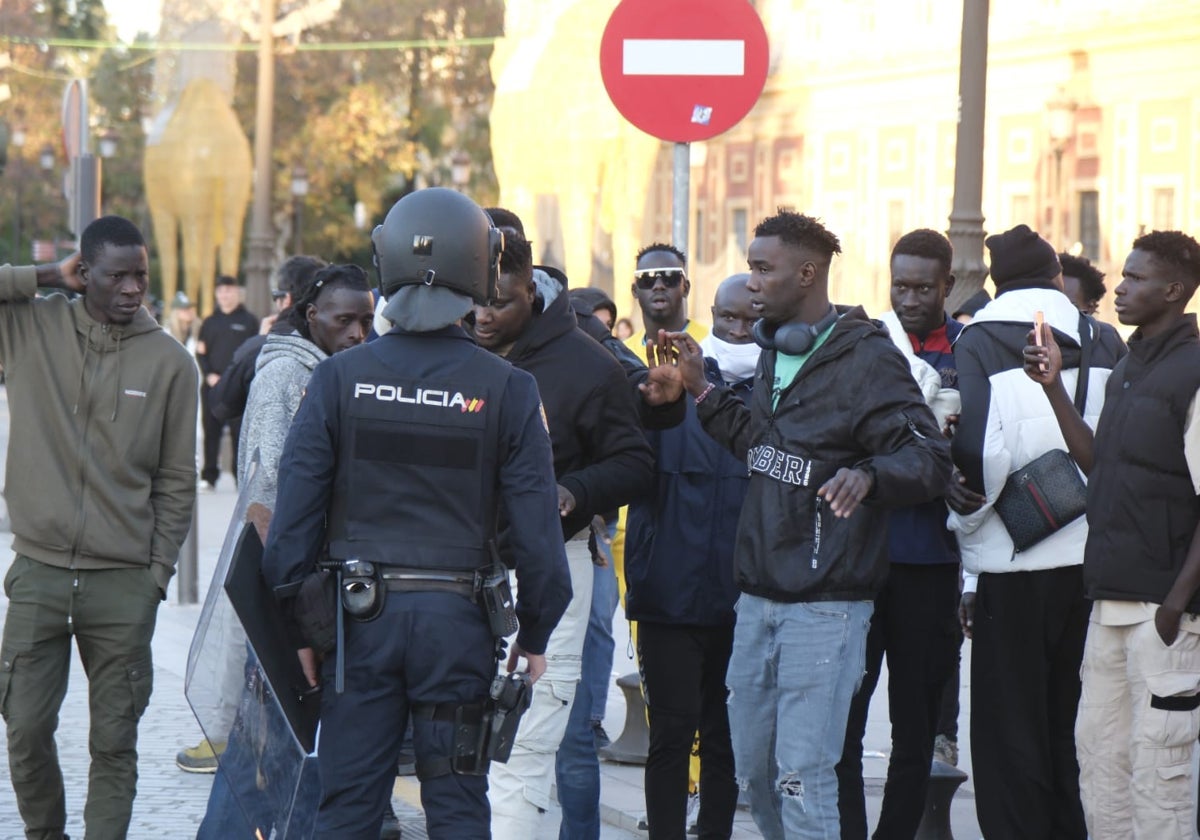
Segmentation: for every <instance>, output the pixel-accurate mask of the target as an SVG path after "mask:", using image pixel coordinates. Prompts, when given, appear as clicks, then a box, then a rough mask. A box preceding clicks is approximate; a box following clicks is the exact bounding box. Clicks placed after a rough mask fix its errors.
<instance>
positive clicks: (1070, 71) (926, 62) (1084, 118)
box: [492, 0, 1200, 318]
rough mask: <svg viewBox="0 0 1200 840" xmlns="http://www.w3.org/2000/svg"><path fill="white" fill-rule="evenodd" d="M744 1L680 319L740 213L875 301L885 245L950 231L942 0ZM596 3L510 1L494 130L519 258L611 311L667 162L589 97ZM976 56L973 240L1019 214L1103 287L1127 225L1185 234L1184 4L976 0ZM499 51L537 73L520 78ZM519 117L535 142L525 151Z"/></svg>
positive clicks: (1192, 48)
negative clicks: (759, 66) (756, 82)
mask: <svg viewBox="0 0 1200 840" xmlns="http://www.w3.org/2000/svg"><path fill="white" fill-rule="evenodd" d="M756 5H757V6H758V8H759V11H760V14H761V15H762V16H763V20H764V23H765V24H766V27H767V32H768V34H769V36H770V39H771V72H770V76H769V78H768V81H767V86H766V89H765V91H764V93H763V96H762V98H761V99H760V101H759V103H758V105H757V106H756V107H755V109H754V110H753V111H752V112H751V114H750V115H749V116H747V117H746V119H744V120H743V121H742V122H741V123H740V124H739V125H738V126H736V127H735V128H734V129H733V130H731V131H730V132H728V133H726V134H724V135H722V136H721V137H718V138H716V139H714V140H711V141H709V142H707V143H703V144H694V145H693V148H692V155H691V158H692V168H691V214H690V215H691V219H690V228H691V231H690V236H689V256H690V257H691V262H692V271H691V274H692V278H693V293H692V296H691V307H692V310H693V312H694V313H696V314H698V316H699V317H701V318H706V316H707V312H708V306H709V303H710V302H711V298H712V292H713V290H714V289H715V286H716V284H717V283H719V282H720V280H721V279H723V278H724V277H725V276H727V275H728V274H730V273H733V272H735V271H739V270H742V268H743V267H744V265H745V261H744V259H745V246H746V244H747V242H748V241H749V239H750V238H752V237H753V229H754V226H755V224H756V223H757V222H758V221H759V220H760V219H761V218H763V217H764V216H766V215H769V214H770V213H772V212H773V211H774V209H775V208H776V207H779V206H785V207H790V208H794V209H797V210H801V211H803V212H806V213H810V214H813V215H817V216H820V217H821V218H822V219H824V220H825V222H826V224H827V225H828V226H829V228H830V229H831V230H833V231H834V232H836V233H837V234H838V235H839V236H840V237H841V240H842V246H843V255H842V257H841V258H840V259H838V260H836V261H835V270H834V297H835V299H837V300H838V301H839V302H844V303H862V304H864V305H866V306H867V308H868V310H869V311H871V312H873V313H877V312H879V311H881V310H882V309H883V308H884V307H886V306H887V285H888V279H887V260H888V254H889V252H890V249H891V246H892V244H893V243H894V242H895V240H896V239H897V238H898V237H899V236H900V235H901V234H902V233H904V232H905V231H906V230H910V229H912V228H915V227H933V228H935V229H939V230H944V229H945V228H946V227H947V226H948V220H947V217H948V216H949V213H950V206H951V198H952V194H953V182H954V152H955V128H956V116H957V90H958V57H959V38H960V28H961V21H962V19H961V13H962V12H961V4H959V3H957V2H955V0H840V2H839V1H838V0H832V2H821V3H817V2H804V0H763V1H762V2H759V3H756ZM614 6H615V3H614V2H612V0H603V1H601V0H577V2H574V3H571V2H566V1H565V0H548V1H547V2H541V0H511V2H510V4H509V21H508V22H509V24H510V25H509V27H508V28H507V29H506V39H505V42H504V43H502V44H501V45H500V46H498V48H497V51H496V58H495V59H494V62H493V68H494V71H495V76H496V80H497V90H496V100H495V109H494V113H493V125H492V137H493V149H494V153H495V155H496V171H497V174H498V176H499V180H500V189H501V195H502V201H503V202H504V203H506V204H508V205H510V206H512V209H514V210H516V211H517V212H518V213H521V214H522V216H523V217H524V218H525V219H526V223H527V226H530V227H531V230H530V231H529V236H530V238H531V239H534V240H535V254H536V255H537V256H539V257H552V258H554V259H556V260H557V261H558V264H560V265H563V266H564V267H565V268H566V270H567V272H568V275H569V276H570V277H571V281H572V284H573V285H588V284H594V285H600V286H603V287H605V288H609V289H612V290H613V291H614V292H615V293H616V298H617V301H618V306H619V308H620V309H621V314H628V313H629V305H630V304H629V296H628V288H629V283H628V281H627V279H626V278H628V277H629V276H630V272H631V271H632V268H633V256H632V254H633V253H634V252H636V248H637V247H639V246H640V245H643V244H646V243H649V242H651V241H656V240H658V241H669V237H670V230H671V225H670V221H671V206H670V200H671V179H670V172H671V166H670V160H671V155H670V148H669V146H668V144H662V143H658V142H657V141H654V140H653V139H651V138H648V137H646V136H645V135H642V134H641V133H640V132H638V131H637V130H636V129H633V128H632V127H631V126H628V125H627V124H625V123H624V121H623V120H621V118H620V117H619V115H616V112H615V110H614V109H613V108H612V106H611V104H609V103H608V99H607V96H606V95H605V93H604V88H603V84H602V83H601V81H600V77H599V62H598V55H599V39H600V35H601V33H602V31H603V25H604V21H605V20H607V16H608V14H609V13H610V12H611V9H612V8H613V7H614ZM531 36H536V37H531ZM988 49H989V52H988V79H987V111H986V125H985V149H984V189H983V214H984V216H985V217H986V222H985V228H986V229H987V230H988V231H989V232H998V231H1001V230H1004V229H1007V228H1008V227H1011V226H1012V225H1015V224H1018V223H1021V222H1025V223H1027V224H1029V225H1030V226H1031V227H1034V228H1035V229H1037V230H1039V231H1040V232H1041V233H1042V234H1043V235H1044V236H1046V237H1047V238H1049V239H1051V240H1052V241H1053V242H1054V243H1055V244H1056V245H1057V246H1058V247H1060V248H1062V249H1074V250H1075V251H1076V252H1080V253H1083V254H1085V255H1087V256H1089V257H1091V258H1092V259H1093V260H1094V261H1096V262H1098V263H1099V265H1100V266H1101V267H1102V268H1103V269H1105V270H1106V271H1107V272H1108V273H1109V277H1110V279H1109V287H1110V288H1112V287H1114V286H1115V284H1116V282H1118V277H1119V272H1120V266H1121V262H1122V261H1123V259H1124V257H1125V255H1126V253H1127V252H1128V250H1129V245H1130V243H1131V242H1132V240H1133V239H1134V237H1136V236H1137V235H1138V234H1139V233H1140V232H1143V231H1146V230H1153V229H1170V228H1176V229H1182V230H1184V231H1188V232H1190V233H1192V234H1193V235H1195V234H1200V0H1119V1H1118V0H1006V2H1003V3H1000V2H995V3H993V4H992V9H991V19H990V24H989V48H988ZM535 56H536V58H535ZM516 60H521V61H524V62H526V63H527V64H529V63H533V64H534V65H535V66H537V68H538V69H537V70H536V71H535V72H532V73H526V74H525V76H524V78H523V79H522V80H521V81H522V83H523V85H522V86H517V85H514V84H513V80H514V79H515V78H516V77H515V76H514V75H512V72H511V68H512V66H513V64H512V62H513V61H516ZM538 103H544V107H540V106H539V104H538ZM514 114H518V115H519V116H517V117H516V118H515V119H514V118H513V116H512V115H514ZM530 130H533V131H537V132H544V133H545V135H546V136H547V138H550V139H547V140H545V141H543V140H539V141H538V142H537V143H535V144H533V146H532V147H531V146H530V144H529V140H528V138H529V131H530ZM552 140H553V141H556V142H552ZM522 150H523V151H522ZM531 218H532V219H534V224H533V225H529V220H530V219H531ZM538 240H540V241H541V242H542V244H543V246H544V247H543V248H541V249H539V248H538V245H537V241H538ZM1110 300H1111V299H1110Z"/></svg>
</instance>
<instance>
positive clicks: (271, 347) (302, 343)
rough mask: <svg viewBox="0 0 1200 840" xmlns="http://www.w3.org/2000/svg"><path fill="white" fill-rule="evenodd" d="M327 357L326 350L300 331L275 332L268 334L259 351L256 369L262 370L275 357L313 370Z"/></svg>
mask: <svg viewBox="0 0 1200 840" xmlns="http://www.w3.org/2000/svg"><path fill="white" fill-rule="evenodd" d="M326 358H328V356H327V355H326V354H325V351H324V350H322V349H321V348H320V347H318V346H317V345H315V344H313V343H312V342H311V341H309V340H308V339H307V338H305V337H304V336H302V335H300V333H298V332H292V333H291V334H290V335H279V334H278V333H273V334H271V335H268V336H267V342H266V344H264V345H263V346H262V350H260V351H259V353H258V361H256V362H255V364H254V370H255V371H256V372H257V371H260V370H262V369H263V368H264V367H265V366H266V365H268V364H270V363H271V362H272V361H274V360H275V359H291V360H293V361H295V362H298V363H299V364H301V365H303V366H304V367H306V368H307V369H308V370H312V369H313V368H315V367H316V366H317V365H318V364H320V363H321V362H322V361H323V360H325V359H326Z"/></svg>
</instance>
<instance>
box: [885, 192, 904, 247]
mask: <svg viewBox="0 0 1200 840" xmlns="http://www.w3.org/2000/svg"><path fill="white" fill-rule="evenodd" d="M887 214H888V218H887V224H888V250H889V251H890V250H891V249H892V248H894V247H895V246H896V242H897V241H898V240H899V239H900V237H901V236H903V235H904V202H903V201H889V202H888V206H887Z"/></svg>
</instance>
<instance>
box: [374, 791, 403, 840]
mask: <svg viewBox="0 0 1200 840" xmlns="http://www.w3.org/2000/svg"><path fill="white" fill-rule="evenodd" d="M379 840H400V818H399V817H397V816H396V809H395V808H393V807H392V802H391V800H390V799H389V800H388V804H387V810H385V811H384V812H383V825H382V826H380V828H379Z"/></svg>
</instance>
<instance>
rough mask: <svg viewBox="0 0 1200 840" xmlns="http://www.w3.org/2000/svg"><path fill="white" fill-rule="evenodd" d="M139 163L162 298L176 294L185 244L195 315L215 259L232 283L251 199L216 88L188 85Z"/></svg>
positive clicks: (203, 309) (246, 161) (243, 160)
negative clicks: (141, 169)
mask: <svg viewBox="0 0 1200 840" xmlns="http://www.w3.org/2000/svg"><path fill="white" fill-rule="evenodd" d="M164 116H166V121H165V125H163V126H162V129H161V131H159V132H152V134H151V137H150V138H149V140H148V142H147V144H146V157H145V161H144V164H143V165H144V168H145V172H144V174H145V180H146V203H147V204H148V205H149V207H150V216H151V218H152V220H153V222H154V237H155V239H156V241H157V243H158V253H159V258H160V260H161V262H162V298H163V299H164V300H167V301H169V300H172V299H173V298H174V297H175V292H176V290H177V288H178V273H179V259H178V253H179V251H178V249H179V240H180V237H182V240H183V277H184V288H185V289H186V291H187V295H188V297H189V298H191V300H193V301H194V302H195V303H196V307H197V309H198V310H199V313H200V315H201V317H204V316H207V315H208V314H209V313H210V312H211V311H212V308H213V284H214V281H215V278H216V269H217V263H218V260H217V253H219V255H220V259H219V263H220V271H221V274H228V275H231V276H234V277H236V276H237V273H238V258H239V252H240V250H241V241H242V222H243V221H244V219H245V216H246V205H247V203H248V202H249V200H250V181H251V159H250V143H249V141H248V140H247V139H246V135H245V133H244V132H243V131H242V126H241V124H240V123H239V122H238V119H237V116H236V115H235V114H234V112H233V109H232V108H231V107H230V106H229V104H228V102H227V101H226V98H225V95H224V93H223V92H222V91H221V89H220V87H219V86H218V85H217V84H215V83H214V82H212V81H210V80H208V79H203V78H198V79H193V80H192V81H190V82H188V84H187V86H186V87H185V88H184V89H183V92H182V94H180V97H179V102H178V104H176V105H175V107H174V109H173V110H172V111H171V112H170V113H169V115H164Z"/></svg>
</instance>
